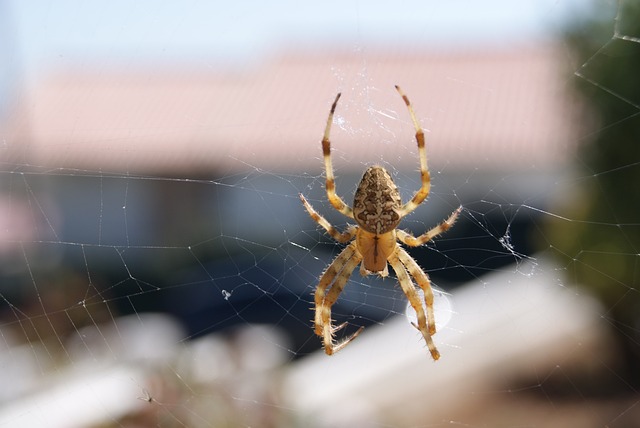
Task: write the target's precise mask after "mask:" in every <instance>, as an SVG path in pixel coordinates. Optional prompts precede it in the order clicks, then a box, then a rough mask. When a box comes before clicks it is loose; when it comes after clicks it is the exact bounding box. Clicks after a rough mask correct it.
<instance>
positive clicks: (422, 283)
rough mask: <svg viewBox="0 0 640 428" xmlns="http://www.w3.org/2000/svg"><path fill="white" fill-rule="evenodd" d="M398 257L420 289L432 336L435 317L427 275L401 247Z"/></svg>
mask: <svg viewBox="0 0 640 428" xmlns="http://www.w3.org/2000/svg"><path fill="white" fill-rule="evenodd" d="M398 258H399V259H400V261H401V262H402V264H403V265H404V266H405V267H406V268H407V271H409V275H411V276H412V277H413V278H414V279H415V280H416V283H417V284H418V286H419V287H420V288H421V289H422V292H423V294H424V303H425V306H426V307H427V327H428V328H429V334H430V335H431V336H433V335H434V334H436V317H435V315H434V313H433V289H432V288H431V281H430V280H429V275H427V274H426V273H425V271H423V270H422V268H421V267H420V266H419V265H418V263H417V262H416V261H415V260H414V259H413V257H411V256H410V255H409V253H407V252H406V251H405V249H404V248H402V247H400V248H398Z"/></svg>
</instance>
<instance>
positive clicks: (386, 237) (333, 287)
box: [300, 85, 462, 360]
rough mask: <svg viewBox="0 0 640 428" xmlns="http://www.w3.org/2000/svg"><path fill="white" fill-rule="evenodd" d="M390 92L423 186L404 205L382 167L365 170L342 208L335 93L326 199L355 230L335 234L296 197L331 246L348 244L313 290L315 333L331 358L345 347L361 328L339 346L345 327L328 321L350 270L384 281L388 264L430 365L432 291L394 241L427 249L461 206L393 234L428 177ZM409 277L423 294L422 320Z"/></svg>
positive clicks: (422, 154) (423, 156)
mask: <svg viewBox="0 0 640 428" xmlns="http://www.w3.org/2000/svg"><path fill="white" fill-rule="evenodd" d="M395 88H396V90H397V91H398V93H399V94H400V96H401V97H402V99H403V100H404V103H405V104H406V106H407V109H408V110H409V114H410V116H411V120H412V121H413V125H414V126H415V130H416V141H417V143H418V155H419V158H420V177H421V182H422V185H421V187H420V189H419V190H418V191H417V192H416V193H415V195H413V198H411V200H410V201H408V202H406V203H404V204H403V203H402V201H401V199H400V193H399V191H398V188H397V186H396V185H395V183H394V182H393V179H392V178H391V175H390V174H389V172H387V170H386V169H385V168H383V167H382V166H377V165H376V166H371V167H369V168H367V170H366V171H365V172H364V175H363V177H362V180H360V184H358V188H357V189H356V192H355V195H354V201H353V208H351V207H349V206H348V205H347V204H345V202H344V201H343V200H342V198H340V196H338V195H337V194H336V186H335V178H334V175H333V166H332V164H331V143H330V140H329V134H330V131H331V124H332V122H333V114H334V112H335V109H336V105H337V104H338V100H339V99H340V93H338V95H337V96H336V98H335V100H334V102H333V104H332V106H331V111H330V112H329V117H328V119H327V125H326V128H325V131H324V137H323V138H322V154H323V157H324V167H325V171H326V188H327V198H328V199H329V202H330V203H331V205H332V206H333V207H334V208H335V209H336V210H337V211H339V212H340V213H342V214H343V215H345V216H347V217H349V218H352V219H353V220H355V222H356V223H357V225H349V226H348V227H347V229H346V231H344V232H340V231H338V230H337V229H336V228H335V227H334V226H332V225H331V223H329V222H328V221H327V220H326V219H325V218H324V217H322V216H321V215H320V214H318V212H317V211H316V210H315V209H314V208H313V207H312V206H311V204H309V202H308V201H307V200H306V198H305V197H304V196H303V195H302V194H300V199H301V200H302V203H303V204H304V207H305V209H306V210H307V212H308V213H309V215H310V216H311V218H312V219H313V220H314V221H315V222H316V223H318V224H319V225H320V226H321V227H322V228H323V229H325V230H326V231H327V233H328V234H329V235H330V236H331V237H332V238H333V239H335V240H336V241H338V242H340V243H344V244H346V243H349V244H348V245H347V247H346V248H344V249H343V250H342V252H341V253H340V254H339V255H338V256H337V257H336V258H335V260H334V261H333V262H332V263H331V264H330V265H329V267H328V268H327V269H326V270H325V271H324V273H323V274H322V277H321V278H320V282H319V283H318V286H317V288H316V290H315V296H314V301H315V333H316V335H318V336H320V337H321V338H322V340H323V344H324V350H325V352H326V353H327V355H332V354H334V353H336V352H338V351H339V350H341V349H342V348H344V347H345V346H347V345H348V344H349V343H350V342H351V341H352V340H354V339H355V338H356V336H358V334H360V332H361V331H362V330H363V328H364V327H360V328H359V329H358V330H357V331H356V332H355V333H353V334H352V335H351V336H348V337H347V338H345V339H343V340H342V341H340V342H337V343H336V342H334V334H335V333H336V332H337V331H339V330H341V329H342V328H344V327H345V326H346V325H347V323H346V322H345V323H342V324H340V325H338V326H335V327H334V326H333V325H332V320H331V307H332V306H333V304H334V303H335V302H336V301H337V300H338V297H339V295H340V293H341V292H342V290H343V289H344V287H345V285H346V284H347V281H348V280H349V277H350V276H351V274H352V273H353V271H354V270H355V268H356V267H357V266H358V264H360V274H361V275H362V276H366V275H370V274H377V275H379V276H381V277H386V276H387V275H388V274H389V269H388V266H387V264H390V265H391V267H392V268H393V270H394V271H395V273H396V277H397V279H398V283H399V284H400V287H401V288H402V291H403V292H404V294H405V295H406V296H407V298H408V299H409V303H410V304H411V306H412V307H413V309H414V310H415V312H416V315H417V321H418V323H417V324H415V323H412V325H413V326H414V327H415V328H416V329H418V331H420V333H421V334H422V336H423V337H424V340H425V341H426V343H427V346H428V348H429V352H430V353H431V357H432V358H433V359H434V360H437V359H439V358H440V352H439V351H438V349H437V348H436V346H435V344H434V343H433V339H432V336H433V335H434V334H435V333H436V324H435V316H434V313H433V290H432V289H431V284H430V281H429V277H428V276H427V274H426V273H425V272H424V271H423V270H422V269H421V268H420V266H418V263H417V262H416V261H415V260H414V259H413V258H412V257H411V256H410V255H409V254H408V253H407V251H406V250H405V249H404V248H403V247H402V246H400V245H399V244H398V241H400V242H401V243H403V244H405V245H406V246H408V247H418V246H421V245H424V244H426V243H427V242H429V241H430V240H431V239H432V238H434V237H435V236H437V235H439V234H441V233H443V232H445V231H446V230H448V229H449V228H450V227H451V226H453V224H454V223H455V221H456V219H457V218H458V215H459V214H460V212H461V211H462V206H460V207H458V209H456V210H455V211H454V212H453V213H452V214H451V215H450V216H449V218H447V219H446V220H445V221H443V222H442V223H440V224H439V225H437V226H436V227H434V228H432V229H431V230H429V231H427V232H425V233H424V234H422V235H420V236H413V235H412V234H411V233H409V232H406V231H403V230H399V229H396V228H397V226H398V224H399V223H400V220H401V219H402V218H403V217H405V216H406V215H407V214H409V213H411V212H412V211H413V210H415V209H416V208H417V207H418V205H420V204H421V203H422V201H424V200H425V199H426V198H427V196H428V195H429V189H430V187H431V176H430V175H429V168H428V167H427V153H426V149H425V146H424V132H423V131H422V128H421V127H420V125H419V124H418V120H417V119H416V115H415V113H414V111H413V107H411V103H410V102H409V98H407V96H406V95H405V94H404V92H403V91H402V89H400V87H399V86H397V85H396V87H395ZM354 238H355V239H354ZM411 277H413V279H414V280H415V282H416V283H417V285H418V286H419V287H420V288H421V289H422V291H423V293H424V303H425V305H426V309H427V311H426V315H425V311H424V308H423V305H422V302H421V301H420V298H419V297H418V292H417V291H416V287H415V286H414V284H413V281H412V280H411ZM327 289H328V291H327Z"/></svg>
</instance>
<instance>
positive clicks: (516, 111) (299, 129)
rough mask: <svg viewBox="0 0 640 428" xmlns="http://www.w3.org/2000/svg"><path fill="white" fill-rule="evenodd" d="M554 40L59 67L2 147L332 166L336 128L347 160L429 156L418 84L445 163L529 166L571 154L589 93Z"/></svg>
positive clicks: (17, 113) (221, 166)
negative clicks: (248, 62)
mask: <svg viewBox="0 0 640 428" xmlns="http://www.w3.org/2000/svg"><path fill="white" fill-rule="evenodd" d="M563 71H564V70H563V60H562V57H561V56H560V55H559V53H558V50H557V49H556V48H554V47H553V46H537V47H519V48H517V49H515V48H512V49H505V50H499V51H486V52H478V51H475V52H454V53H450V54H441V53H434V52H423V53H420V54H416V53H412V54H407V53H403V52H386V53H378V54H365V53H357V54H354V53H342V54H330V53H327V52H322V53H317V54H305V53H295V54H290V55H283V56H280V57H277V58H272V59H271V61H270V62H265V63H258V64H254V66H253V68H251V69H245V70H217V71H215V70H214V71H209V70H203V69H202V68H191V67H188V66H183V67H177V66H175V65H174V66H172V67H166V68H165V67H162V66H158V67H157V69H138V68H136V69H134V68H133V67H132V66H124V67H122V68H120V69H115V68H114V69H104V68H95V69H92V68H89V67H87V66H86V65H85V66H84V67H81V68H76V69H70V70H59V71H57V72H56V73H54V74H51V75H49V76H48V77H47V78H45V79H43V80H42V81H40V82H39V84H37V85H35V86H34V87H32V88H31V89H30V90H29V91H28V92H27V93H25V94H24V95H23V96H21V97H20V98H19V99H20V100H22V103H21V105H17V106H15V107H14V109H13V112H12V114H11V115H10V119H9V121H8V122H7V123H5V124H4V125H3V126H2V128H0V132H1V134H2V135H3V137H2V138H3V140H4V146H3V148H2V150H1V151H0V161H2V162H5V163H9V164H15V165H24V164H29V165H36V166H39V167H46V168H56V167H64V168H79V169H88V170H92V171H93V170H100V171H104V172H107V171H111V172H116V173H123V172H127V173H136V172H140V173H148V172H160V173H164V174H169V173H181V171H189V170H197V169H204V170H214V169H216V168H217V169H218V170H219V171H220V170H221V171H234V170H238V169H240V170H242V169H254V168H264V169H267V170H273V171H276V170H280V171H294V172H299V171H309V170H311V171H314V172H315V171H319V170H320V169H321V167H322V164H321V162H320V161H319V158H320V157H321V148H320V139H321V137H322V133H323V130H324V126H325V123H326V118H327V114H328V111H329V106H330V104H331V102H332V101H333V99H334V97H335V94H336V92H338V91H341V92H342V93H343V95H342V98H341V100H340V104H339V106H338V108H337V111H336V117H335V125H334V127H333V131H332V144H333V146H332V147H333V149H334V153H335V156H336V159H337V160H336V161H335V163H336V164H338V165H339V167H341V168H350V165H351V166H354V167H357V169H358V170H361V169H362V166H361V164H363V163H371V162H380V161H381V160H383V161H384V162H389V163H391V164H393V165H396V166H398V167H402V166H410V167H412V168H417V159H416V158H417V153H416V152H417V150H416V147H415V142H414V140H413V134H414V130H413V126H412V123H411V121H410V119H409V115H408V113H407V112H406V108H405V106H404V104H403V102H402V100H401V98H400V97H399V96H398V94H397V93H396V92H395V90H394V88H393V85H394V84H399V85H400V86H402V88H403V89H404V91H405V92H406V93H407V95H408V96H409V98H410V99H411V102H412V104H413V106H414V109H415V111H416V114H417V116H418V118H419V121H420V122H421V124H422V126H423V127H424V128H425V130H426V133H427V150H428V154H429V158H430V164H431V165H432V167H434V166H435V167H436V168H450V169H469V168H478V167H488V168H494V167H499V168H502V169H516V170H517V169H520V168H522V167H531V166H534V167H542V166H546V165H558V164H563V163H564V162H566V160H567V158H568V156H570V153H571V151H572V148H573V146H574V143H575V141H576V140H577V137H576V127H575V123H576V121H575V113H576V110H577V109H578V107H579V106H578V105H577V104H576V102H574V101H572V100H571V98H570V97H568V96H567V94H566V88H565V80H566V74H563Z"/></svg>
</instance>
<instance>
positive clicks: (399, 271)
mask: <svg viewBox="0 0 640 428" xmlns="http://www.w3.org/2000/svg"><path fill="white" fill-rule="evenodd" d="M398 248H399V247H398ZM398 254H399V252H398V251H396V252H395V253H393V254H392V255H391V256H390V257H389V264H390V265H391V267H392V268H393V270H394V271H395V272H396V277H397V278H398V283H399V284H400V287H401V288H402V291H403V292H404V294H405V295H406V296H407V298H408V299H409V303H410V304H411V307H413V310H414V311H416V316H417V318H418V325H415V324H413V326H414V327H415V328H416V329H418V331H420V333H422V337H424V340H425V342H427V347H428V348H429V352H430V353H431V357H432V358H433V359H434V360H437V359H439V358H440V352H438V349H437V348H436V345H435V343H433V338H432V337H431V334H430V333H429V330H428V328H427V317H426V316H425V313H424V309H423V307H422V303H421V302H420V298H419V297H418V293H417V292H416V289H415V287H414V286H413V282H412V281H411V278H410V277H409V274H408V273H407V269H406V268H405V267H404V265H403V264H402V262H401V261H400V259H399V258H398Z"/></svg>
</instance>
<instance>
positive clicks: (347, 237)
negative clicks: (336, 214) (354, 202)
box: [300, 194, 358, 244]
mask: <svg viewBox="0 0 640 428" xmlns="http://www.w3.org/2000/svg"><path fill="white" fill-rule="evenodd" d="M300 200H301V201H302V203H303V204H304V207H305V208H306V210H307V212H308V213H309V215H310V216H311V218H312V219H313V221H315V222H316V223H318V224H319V225H320V226H322V227H323V228H324V230H326V231H327V233H328V234H329V235H330V236H331V237H332V238H333V239H335V240H336V241H338V242H340V243H343V244H345V243H347V242H349V241H351V240H352V239H353V237H354V236H355V235H356V231H357V229H358V228H357V227H356V226H353V225H352V226H349V228H348V229H347V230H346V231H345V232H343V233H340V232H339V231H338V229H336V228H335V227H333V226H332V225H331V223H329V222H328V221H327V219H325V218H324V217H322V216H321V215H320V214H318V212H317V211H316V210H314V209H313V207H312V206H311V204H310V203H309V202H308V201H307V199H306V198H305V197H304V196H303V195H302V194H300Z"/></svg>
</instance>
